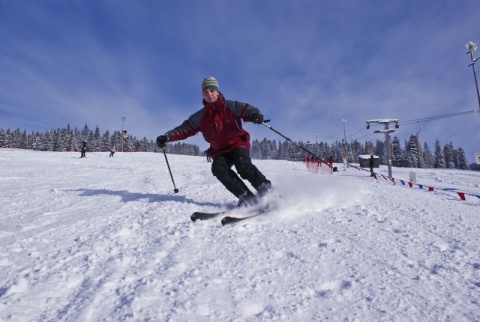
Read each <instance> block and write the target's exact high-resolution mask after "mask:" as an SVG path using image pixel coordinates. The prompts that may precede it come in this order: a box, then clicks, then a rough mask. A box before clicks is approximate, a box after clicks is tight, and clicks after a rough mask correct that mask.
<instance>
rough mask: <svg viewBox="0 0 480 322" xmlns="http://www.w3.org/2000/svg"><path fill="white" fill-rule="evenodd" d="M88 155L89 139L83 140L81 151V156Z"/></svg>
mask: <svg viewBox="0 0 480 322" xmlns="http://www.w3.org/2000/svg"><path fill="white" fill-rule="evenodd" d="M86 157H87V141H85V140H84V141H83V143H82V150H81V151H80V158H86Z"/></svg>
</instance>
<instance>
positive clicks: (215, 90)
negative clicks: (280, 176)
mask: <svg viewBox="0 0 480 322" xmlns="http://www.w3.org/2000/svg"><path fill="white" fill-rule="evenodd" d="M201 88H202V94H203V101H202V103H203V108H202V109H200V110H199V111H197V112H196V113H194V114H192V115H191V116H190V117H189V118H188V119H187V120H185V121H184V122H183V123H182V124H181V125H179V126H177V127H176V128H174V129H173V130H170V131H168V132H166V133H165V134H164V135H160V136H159V137H157V145H158V146H159V147H160V148H163V147H165V145H166V143H167V142H173V141H178V140H184V139H186V138H188V137H190V136H192V135H195V134H197V133H198V132H201V133H202V134H203V137H204V139H205V141H207V142H208V143H210V148H209V149H208V150H207V155H208V156H210V157H211V158H212V159H213V162H212V174H213V175H214V176H215V177H216V178H217V179H218V180H219V181H220V182H221V183H222V184H223V185H224V186H225V188H227V190H228V191H230V192H231V193H232V194H234V195H235V196H236V197H237V198H238V204H237V206H238V207H248V206H251V205H253V204H255V203H256V202H257V201H258V200H257V196H255V195H254V194H253V193H252V191H251V190H250V189H249V188H248V187H247V185H246V184H245V182H244V181H243V180H242V179H241V178H240V177H239V176H238V174H239V175H240V176H241V177H242V178H243V179H245V180H248V181H249V182H250V184H251V185H252V186H253V187H254V188H255V189H256V190H257V192H258V196H260V197H261V196H264V195H265V194H266V193H267V192H268V190H270V188H271V182H270V181H269V180H267V178H266V177H265V176H264V175H263V174H262V173H261V172H260V170H258V168H257V167H256V166H255V165H253V164H252V160H251V159H250V156H249V151H250V134H249V133H248V132H247V131H245V130H244V129H243V128H242V120H243V121H245V122H253V123H255V124H262V123H263V115H262V114H261V113H260V110H259V109H258V108H256V107H253V106H252V105H249V104H246V103H242V102H238V101H231V100H226V99H225V98H224V96H223V94H222V93H221V92H220V90H219V86H218V81H217V80H216V79H215V78H213V77H208V78H205V79H204V80H203V82H202V87H201ZM233 165H235V168H236V170H237V172H238V174H237V173H235V172H234V171H233V170H232V169H231V168H232V166H233Z"/></svg>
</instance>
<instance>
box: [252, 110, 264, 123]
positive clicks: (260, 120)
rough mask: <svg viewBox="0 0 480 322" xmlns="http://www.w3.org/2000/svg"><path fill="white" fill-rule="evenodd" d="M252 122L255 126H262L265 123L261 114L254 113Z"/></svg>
mask: <svg viewBox="0 0 480 322" xmlns="http://www.w3.org/2000/svg"><path fill="white" fill-rule="evenodd" d="M252 122H253V123H255V124H262V123H263V115H262V114H260V113H257V112H255V113H253V114H252Z"/></svg>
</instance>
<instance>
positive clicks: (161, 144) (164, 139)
mask: <svg viewBox="0 0 480 322" xmlns="http://www.w3.org/2000/svg"><path fill="white" fill-rule="evenodd" d="M168 141H169V139H168V136H166V135H160V136H159V137H157V145H158V147H159V148H164V147H165V145H167V142H168Z"/></svg>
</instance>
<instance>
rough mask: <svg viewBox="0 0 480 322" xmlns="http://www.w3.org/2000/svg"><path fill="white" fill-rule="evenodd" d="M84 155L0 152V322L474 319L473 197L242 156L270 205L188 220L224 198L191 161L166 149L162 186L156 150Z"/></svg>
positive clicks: (432, 178) (479, 278)
mask: <svg viewBox="0 0 480 322" xmlns="http://www.w3.org/2000/svg"><path fill="white" fill-rule="evenodd" d="M87 157H88V158H87V159H79V158H78V154H77V153H52V152H35V151H21V150H9V149H0V162H1V163H2V167H1V170H0V174H1V175H0V191H1V195H0V204H1V205H2V206H1V212H0V219H1V226H0V245H1V250H0V277H1V279H0V320H2V321H124V320H132V321H478V320H480V295H479V294H480V257H479V249H480V247H479V246H480V242H479V238H478V237H479V236H480V234H479V233H480V221H479V216H480V211H479V207H478V206H479V205H480V202H479V201H480V200H475V198H468V199H467V200H466V201H460V200H459V199H458V197H456V196H455V195H454V194H451V193H445V192H441V191H439V192H435V193H432V192H425V191H420V190H418V189H411V188H406V187H401V186H399V185H392V184H390V183H387V182H383V181H381V180H379V181H376V180H374V179H372V178H371V177H369V176H368V174H369V173H368V172H361V171H357V170H354V169H351V168H350V169H348V171H342V170H341V168H342V167H341V165H338V166H339V169H340V171H339V172H338V173H335V174H334V175H319V174H313V173H311V172H309V171H308V170H307V169H306V168H305V166H304V165H303V164H302V163H298V162H288V161H268V160H262V161H260V160H254V163H255V164H256V165H257V166H258V167H259V168H260V169H261V170H262V171H263V172H264V173H265V174H266V175H267V177H268V178H269V179H271V180H272V182H273V184H274V187H275V193H276V194H279V195H281V196H282V198H281V199H280V200H279V201H278V203H279V209H278V210H275V211H272V212H271V213H269V214H267V215H265V216H260V217H258V218H255V219H252V220H247V221H243V222H241V223H238V224H234V225H231V226H225V227H222V226H221V225H220V223H219V222H220V219H221V217H220V218H219V219H218V220H217V219H213V220H208V221H201V222H195V223H193V222H191V221H190V219H189V217H190V214H191V213H192V212H194V211H200V210H201V211H216V210H219V209H228V208H232V207H233V206H234V204H235V201H236V200H235V198H234V197H233V196H231V195H230V194H229V193H228V192H227V191H226V190H225V189H224V188H223V187H222V186H221V185H220V184H219V183H218V182H217V181H216V179H215V178H214V177H213V176H212V175H211V172H210V164H208V163H207V162H206V161H205V159H204V158H201V157H188V156H178V155H169V162H170V165H171V168H172V172H173V175H174V179H175V183H176V185H177V187H178V188H179V190H180V192H179V193H178V194H174V193H173V185H172V182H171V180H170V176H169V173H168V170H167V168H166V164H165V160H164V158H163V155H161V154H153V153H117V155H115V157H114V158H109V157H108V153H89V154H87ZM408 171H410V170H409V169H395V168H394V176H395V177H400V178H401V177H403V178H404V179H407V178H408ZM415 171H416V172H417V180H418V181H419V182H420V181H422V180H424V181H425V182H424V183H425V184H431V185H434V186H439V185H444V186H449V187H450V186H453V187H455V188H458V189H460V190H462V191H468V192H470V193H476V194H479V191H480V188H479V183H480V173H478V172H473V171H460V170H448V169H443V170H436V169H416V170H415ZM380 172H381V173H384V174H386V168H383V167H382V168H381V169H380Z"/></svg>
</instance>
